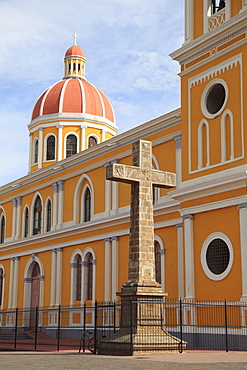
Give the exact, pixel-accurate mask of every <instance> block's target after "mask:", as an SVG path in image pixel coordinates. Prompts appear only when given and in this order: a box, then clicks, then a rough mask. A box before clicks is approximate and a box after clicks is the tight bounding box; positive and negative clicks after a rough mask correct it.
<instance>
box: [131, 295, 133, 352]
mask: <svg viewBox="0 0 247 370" xmlns="http://www.w3.org/2000/svg"><path fill="white" fill-rule="evenodd" d="M132 311H133V309H132V299H130V356H133V321H132V314H133V312H132Z"/></svg>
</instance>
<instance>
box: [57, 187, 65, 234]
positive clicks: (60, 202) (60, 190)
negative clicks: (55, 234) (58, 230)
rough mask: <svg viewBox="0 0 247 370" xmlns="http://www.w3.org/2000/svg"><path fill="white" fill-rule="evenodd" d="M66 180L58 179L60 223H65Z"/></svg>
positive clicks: (60, 224)
mask: <svg viewBox="0 0 247 370" xmlns="http://www.w3.org/2000/svg"><path fill="white" fill-rule="evenodd" d="M63 197H64V180H60V181H58V225H59V226H60V227H61V226H62V224H63Z"/></svg>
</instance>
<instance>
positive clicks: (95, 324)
mask: <svg viewBox="0 0 247 370" xmlns="http://www.w3.org/2000/svg"><path fill="white" fill-rule="evenodd" d="M97 309H98V303H97V301H95V304H94V351H93V353H94V354H95V355H96V354H97V315H98V310H97Z"/></svg>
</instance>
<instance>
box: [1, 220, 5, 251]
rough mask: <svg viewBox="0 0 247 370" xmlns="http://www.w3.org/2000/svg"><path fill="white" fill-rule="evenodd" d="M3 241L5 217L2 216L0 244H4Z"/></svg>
mask: <svg viewBox="0 0 247 370" xmlns="http://www.w3.org/2000/svg"><path fill="white" fill-rule="evenodd" d="M4 239H5V217H4V215H2V218H1V225H0V243H1V244H2V243H4Z"/></svg>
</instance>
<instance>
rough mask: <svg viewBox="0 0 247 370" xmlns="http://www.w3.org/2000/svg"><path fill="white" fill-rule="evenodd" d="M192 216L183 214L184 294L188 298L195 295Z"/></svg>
mask: <svg viewBox="0 0 247 370" xmlns="http://www.w3.org/2000/svg"><path fill="white" fill-rule="evenodd" d="M193 218H194V217H193V215H184V216H183V220H184V240H185V295H186V298H188V299H191V298H194V297H195V288H194V241H193Z"/></svg>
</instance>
